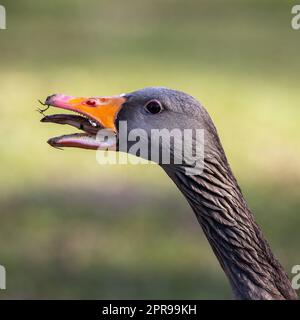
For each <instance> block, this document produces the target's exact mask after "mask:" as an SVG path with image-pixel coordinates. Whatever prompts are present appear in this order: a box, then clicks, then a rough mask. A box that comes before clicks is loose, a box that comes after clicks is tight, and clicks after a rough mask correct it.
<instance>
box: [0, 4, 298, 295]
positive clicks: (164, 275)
mask: <svg viewBox="0 0 300 320" xmlns="http://www.w3.org/2000/svg"><path fill="white" fill-rule="evenodd" d="M293 3H294V2H293V1H279V0H278V1H226V3H225V1H220V0H219V1H216V0H214V1H208V0H207V1H184V2H183V1H179V0H176V1H168V0H165V1H158V0H156V1H151V2H150V1H136V0H130V1H127V2H126V4H125V3H124V2H121V1H114V2H109V1H96V0H90V1H71V0H66V1H63V2H62V1H58V0H55V1H43V2H42V1H37V0H27V1H26V2H25V1H21V0H16V1H14V2H12V1H2V4H4V5H5V6H6V9H7V24H8V26H7V27H8V29H7V30H5V31H1V32H0V54H1V59H0V84H1V86H0V98H1V103H2V105H1V108H0V119H1V120H0V121H1V126H0V134H1V137H2V139H0V150H1V153H0V160H1V164H2V165H1V168H0V176H1V179H2V184H1V186H0V214H1V216H0V219H1V223H0V239H1V241H0V264H2V265H4V266H6V269H7V277H8V279H7V282H8V283H7V287H8V289H7V290H6V291H5V292H4V291H0V297H1V298H230V297H231V294H230V289H229V287H228V284H227V281H226V279H225V276H224V275H223V273H222V271H221V269H220V267H219V265H218V263H217V261H216V259H215V257H214V256H213V254H212V252H211V250H210V248H209V246H208V244H207V242H206V240H205V238H204V236H203V235H202V232H201V231H200V228H199V226H198V225H197V221H196V218H195V217H194V216H193V213H192V212H191V210H190V209H189V207H188V205H187V204H186V203H185V200H184V199H183V197H182V196H181V195H180V194H179V192H178V191H177V190H176V188H175V186H173V184H172V182H171V181H169V179H168V178H167V177H166V176H165V175H164V174H163V172H162V171H161V170H160V169H159V168H158V167H156V166H149V167H145V166H132V165H131V166H130V165H128V166H103V167H99V165H98V164H97V163H96V161H95V153H94V152H88V151H84V150H76V149H74V150H72V149H69V150H65V151H64V152H60V151H57V150H54V149H50V148H49V146H48V145H47V144H46V143H45V141H46V140H47V139H48V138H49V137H51V136H53V135H58V134H60V133H66V132H70V131H68V130H70V129H69V128H66V127H58V126H51V125H42V124H40V123H39V119H40V115H39V114H38V113H36V112H35V111H34V110H35V106H36V100H37V99H38V98H40V99H43V98H44V97H45V96H47V95H48V94H51V93H54V92H63V93H70V94H74V95H88V96H89V95H102V94H103V95H109V94H117V93H121V92H129V91H132V90H136V89H138V88H141V87H145V86H149V85H155V86H159V85H162V86H167V87H172V88H177V89H180V90H183V91H186V92H188V93H190V94H192V95H194V96H195V97H197V98H198V99H199V100H200V101H202V102H203V103H204V105H205V106H206V107H207V109H208V110H209V112H210V114H211V115H212V117H213V119H214V121H215V123H216V126H217V128H218V130H219V133H220V136H221V139H222V141H223V144H224V147H225V150H226V152H227V155H228V157H229V160H230V163H231V166H232V168H233V170H234V172H235V173H236V176H237V178H238V180H239V182H240V184H241V186H242V189H243V190H244V193H245V195H246V198H247V200H248V202H249V205H250V207H251V208H252V209H253V212H254V214H255V216H256V219H257V220H258V222H259V223H260V224H261V226H262V228H263V230H264V233H265V234H266V237H267V238H268V239H269V242H270V244H271V246H272V248H273V250H274V252H275V253H276V254H277V256H278V257H279V258H280V260H281V262H282V263H283V264H284V266H285V267H286V270H287V272H289V271H290V270H291V267H292V266H293V265H294V264H299V263H300V255H299V250H298V244H299V241H300V235H299V232H298V226H299V224H300V221H299V220H300V217H299V214H298V213H299V209H300V200H299V199H300V197H299V182H300V162H299V155H300V150H299V137H300V133H299V129H298V126H299V116H300V108H299V106H300V105H299V104H300V102H299V101H300V92H299V79H298V78H299V76H298V75H299V72H300V64H299V49H300V43H299V37H300V31H298V32H297V31H294V30H292V29H291V27H290V20H291V14H290V11H291V6H292V4H293ZM71 130H72V129H71Z"/></svg>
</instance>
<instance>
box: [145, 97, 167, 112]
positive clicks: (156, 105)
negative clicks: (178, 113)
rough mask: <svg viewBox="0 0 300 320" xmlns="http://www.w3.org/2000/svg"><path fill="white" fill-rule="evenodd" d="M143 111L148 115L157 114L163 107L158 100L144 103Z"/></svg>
mask: <svg viewBox="0 0 300 320" xmlns="http://www.w3.org/2000/svg"><path fill="white" fill-rule="evenodd" d="M145 109H146V111H147V112H148V113H151V114H157V113H160V112H161V111H162V110H163V107H162V105H161V103H160V102H159V101H158V100H151V101H149V102H147V103H146V105H145Z"/></svg>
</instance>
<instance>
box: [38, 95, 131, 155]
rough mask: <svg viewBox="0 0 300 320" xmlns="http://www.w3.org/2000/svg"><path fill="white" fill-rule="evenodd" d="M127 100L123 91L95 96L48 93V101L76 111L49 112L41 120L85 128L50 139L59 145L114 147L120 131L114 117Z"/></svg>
mask: <svg viewBox="0 0 300 320" xmlns="http://www.w3.org/2000/svg"><path fill="white" fill-rule="evenodd" d="M125 101H126V98H125V97H124V96H123V95H120V96H112V97H92V98H86V97H73V96H66V95H63V94H54V95H51V96H49V97H48V98H47V99H46V101H45V105H49V106H53V107H57V108H61V109H65V110H69V111H73V112H75V113H77V114H76V115H72V114H55V115H47V116H45V117H44V118H43V119H42V120H41V121H42V122H53V123H58V124H68V125H71V126H73V127H76V128H78V129H80V130H82V131H83V132H81V133H75V134H69V135H63V136H59V137H55V138H51V139H49V140H48V143H49V144H50V145H51V146H53V147H56V148H62V147H76V148H84V149H94V150H95V149H105V150H107V149H110V150H115V148H116V135H117V130H116V125H115V120H116V118H117V115H118V112H119V111H120V109H121V108H122V105H123V103H124V102H125ZM113 137H114V138H113Z"/></svg>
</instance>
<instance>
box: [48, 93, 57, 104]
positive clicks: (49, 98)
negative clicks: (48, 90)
mask: <svg viewBox="0 0 300 320" xmlns="http://www.w3.org/2000/svg"><path fill="white" fill-rule="evenodd" d="M54 96H56V94H51V95H50V96H48V97H47V98H46V101H45V104H48V103H49V102H50V100H51V98H53V97H54Z"/></svg>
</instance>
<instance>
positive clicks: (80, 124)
mask: <svg viewBox="0 0 300 320" xmlns="http://www.w3.org/2000/svg"><path fill="white" fill-rule="evenodd" d="M41 122H52V123H58V124H68V125H70V126H72V127H75V128H77V129H80V130H83V131H85V132H87V133H90V134H94V135H96V134H97V132H98V130H99V129H101V127H99V126H98V127H97V124H96V126H95V125H94V124H91V122H90V120H88V119H86V118H84V117H81V116H77V115H72V114H53V115H49V116H45V117H44V118H43V119H41Z"/></svg>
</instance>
